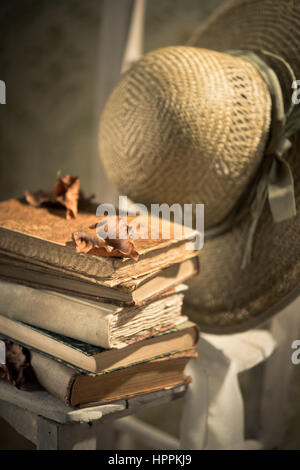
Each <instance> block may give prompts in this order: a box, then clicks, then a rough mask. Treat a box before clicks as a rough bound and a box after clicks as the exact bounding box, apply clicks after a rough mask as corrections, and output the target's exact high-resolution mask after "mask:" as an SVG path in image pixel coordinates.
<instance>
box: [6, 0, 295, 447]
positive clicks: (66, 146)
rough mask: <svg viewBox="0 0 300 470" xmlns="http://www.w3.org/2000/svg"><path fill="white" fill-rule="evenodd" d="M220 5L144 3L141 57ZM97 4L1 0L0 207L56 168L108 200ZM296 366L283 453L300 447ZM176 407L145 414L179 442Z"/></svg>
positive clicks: (44, 183)
mask: <svg viewBox="0 0 300 470" xmlns="http://www.w3.org/2000/svg"><path fill="white" fill-rule="evenodd" d="M110 1H111V2H116V3H119V4H120V5H121V3H122V1H123V0H110ZM221 3H222V1H221V0H184V1H183V0H148V1H147V4H146V5H147V6H146V15H145V43H144V50H145V51H146V52H147V51H150V50H152V49H155V48H157V47H162V46H167V45H177V44H184V43H185V42H186V40H187V39H188V38H189V35H190V33H191V32H192V31H193V30H194V29H195V28H196V27H197V26H198V25H199V24H200V23H201V22H202V21H203V20H204V19H205V17H207V15H209V14H210V13H211V11H213V10H214V9H215V8H216V7H218V6H219V5H220V4H221ZM102 6H103V2H102V1H101V0H64V1H63V0H1V2H0V80H4V81H5V82H6V86H7V104H6V105H0V200H3V199H6V198H10V197H13V196H19V195H21V194H22V193H23V191H24V189H26V188H27V189H33V190H34V189H39V188H44V187H48V186H52V185H53V184H54V182H55V178H56V172H57V171H58V170H62V172H64V173H65V172H69V173H71V174H73V175H78V176H80V178H81V181H82V187H83V189H86V191H87V192H90V191H95V192H96V193H97V196H98V197H99V198H101V199H102V200H103V201H105V202H110V201H111V200H113V198H114V196H115V192H114V189H113V188H112V187H111V185H110V184H109V182H108V181H107V179H106V177H105V174H104V172H103V171H102V169H101V165H100V160H99V158H98V156H97V132H98V122H99V112H98V111H99V110H98V101H97V97H98V94H99V83H100V82H101V72H102V73H103V70H102V71H101V69H99V64H98V60H99V47H100V46H101V44H100V36H101V35H100V29H101V11H102ZM112 34H114V32H113V31H112ZM106 67H109V63H107V64H106ZM95 174H96V175H97V177H96V178H95V176H94V175H95ZM296 369H297V368H296V367H295V372H296V373H295V380H294V386H293V388H292V395H291V403H290V414H291V419H290V426H289V430H288V434H287V438H286V442H285V447H286V448H300V436H299V431H298V423H299V422H300V419H299V418H300V405H299V389H300V387H299V384H300V380H299V379H300V366H299V370H298V369H297V370H296ZM181 406H182V402H181V400H179V401H178V402H174V403H171V404H169V405H164V406H163V407H158V408H155V409H151V410H149V411H147V412H144V413H143V416H142V417H143V418H144V419H145V420H147V421H148V422H151V423H152V424H155V425H159V426H161V427H162V428H163V429H165V430H166V431H168V432H171V433H172V434H174V435H177V434H178V424H179V418H180V409H181ZM137 445H138V444H137ZM22 448H33V446H32V445H31V444H30V443H29V442H27V441H25V440H24V439H23V438H21V437H20V436H18V435H17V434H16V433H15V432H14V431H13V430H12V429H11V428H10V427H9V426H8V425H7V424H6V423H5V422H4V421H0V449H22Z"/></svg>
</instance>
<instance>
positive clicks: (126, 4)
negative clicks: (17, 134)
mask: <svg viewBox="0 0 300 470" xmlns="http://www.w3.org/2000/svg"><path fill="white" fill-rule="evenodd" d="M120 3H122V11H120V6H121V5H120V4H118V5H119V6H118V15H117V17H118V21H119V23H120V24H118V25H116V14H115V9H116V2H111V1H109V0H104V8H103V22H102V25H101V34H100V35H101V44H100V52H99V58H100V60H99V65H100V69H101V74H100V79H101V80H100V83H99V93H100V95H99V99H98V100H96V101H97V109H98V112H100V111H101V109H102V107H103V105H104V102H105V100H106V98H107V96H108V93H109V91H110V90H111V88H112V86H113V85H114V83H115V81H116V80H117V79H118V76H119V73H120V70H122V71H124V70H126V69H127V68H128V66H129V65H130V64H131V63H132V62H134V61H135V60H137V59H138V58H139V57H140V55H141V54H142V50H143V19H144V11H145V0H126V1H125V0H122V2H120ZM121 23H122V24H121ZM116 27H117V29H118V31H119V34H118V35H115V34H114V35H112V34H111V31H112V30H114V31H115V30H116ZM111 57H115V59H114V63H113V64H110V67H108V66H107V61H110V60H111ZM96 159H97V165H99V159H98V155H97V157H96ZM96 180H97V171H95V181H96ZM297 302H298V303H297ZM299 306H300V300H297V301H295V302H294V303H293V304H291V305H290V306H289V307H287V308H286V309H284V310H283V311H282V312H281V313H280V314H279V315H277V316H276V317H275V318H274V319H273V320H272V321H270V322H269V325H268V328H264V329H254V330H251V331H247V332H245V333H240V334H236V335H226V336H216V335H206V334H203V335H201V339H200V342H199V346H198V352H199V357H198V359H196V360H195V361H191V363H190V366H189V370H188V373H190V374H191V375H192V377H193V383H192V385H191V386H190V387H189V388H188V392H187V394H186V397H185V406H184V410H183V416H182V423H181V442H180V443H179V441H178V440H176V439H174V438H172V437H171V436H168V435H166V434H165V433H161V431H158V430H157V429H155V428H153V427H152V426H149V425H146V424H145V423H142V422H140V421H138V420H136V419H135V418H133V417H129V418H124V419H122V420H120V421H116V422H115V426H116V428H118V429H119V430H120V432H121V433H126V432H127V434H128V433H129V435H131V436H139V438H140V439H141V437H142V436H144V439H146V440H147V443H148V445H149V443H152V445H153V446H154V447H155V446H156V448H162V449H163V448H179V447H180V446H181V447H182V448H188V449H224V448H242V449H243V448H261V447H263V448H274V447H276V446H277V445H278V444H279V443H280V440H281V439H282V436H283V433H284V429H285V426H284V423H285V421H286V405H287V401H288V391H289V383H290V378H291V373H292V367H293V364H292V362H291V353H292V351H291V343H292V341H293V340H295V339H298V338H297V334H298V332H299V328H298V321H297V318H298V309H299ZM246 370H251V372H250V376H251V378H252V380H250V383H249V387H248V388H249V390H248V400H247V404H246V406H245V404H244V403H243V398H242V395H241V391H240V386H239V380H238V375H239V374H240V373H241V372H243V371H246ZM244 416H246V422H245V419H244ZM124 436H125V434H124ZM124 436H123V437H124ZM245 436H247V437H248V439H246V437H245ZM125 441H126V439H123V444H124V443H125ZM127 444H128V445H130V440H129V439H127Z"/></svg>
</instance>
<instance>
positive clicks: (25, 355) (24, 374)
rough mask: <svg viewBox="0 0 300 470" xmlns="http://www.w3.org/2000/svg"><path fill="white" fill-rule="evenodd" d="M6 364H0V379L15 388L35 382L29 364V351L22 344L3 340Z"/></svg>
mask: <svg viewBox="0 0 300 470" xmlns="http://www.w3.org/2000/svg"><path fill="white" fill-rule="evenodd" d="M4 342H5V348H6V364H0V379H4V380H6V381H7V382H10V383H12V384H13V385H14V386H15V387H17V388H21V387H22V388H23V387H24V386H27V385H29V384H35V383H36V378H35V375H34V372H33V369H32V367H31V365H30V353H29V351H27V350H26V349H25V348H23V347H22V346H20V345H18V344H16V343H13V342H12V341H8V340H5V341H4Z"/></svg>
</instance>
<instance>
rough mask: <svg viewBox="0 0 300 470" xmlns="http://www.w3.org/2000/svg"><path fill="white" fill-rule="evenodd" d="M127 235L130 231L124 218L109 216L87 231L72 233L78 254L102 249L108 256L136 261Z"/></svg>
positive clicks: (136, 258)
mask: <svg viewBox="0 0 300 470" xmlns="http://www.w3.org/2000/svg"><path fill="white" fill-rule="evenodd" d="M129 234H130V229H129V227H128V225H127V224H126V221H125V220H124V218H120V217H114V216H110V217H106V218H105V219H103V220H102V221H101V222H97V223H96V224H94V225H91V226H90V227H89V229H88V230H84V231H80V232H75V233H73V240H74V241H75V243H76V251H77V252H78V253H88V252H89V251H91V250H92V249H95V248H96V249H97V248H104V249H105V251H106V252H107V254H109V256H117V257H124V258H132V259H134V260H135V261H137V260H138V258H139V254H138V252H137V251H136V248H135V245H134V242H133V241H132V240H130V238H129ZM101 235H103V236H104V238H102V237H101Z"/></svg>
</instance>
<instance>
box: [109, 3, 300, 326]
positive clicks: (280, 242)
mask: <svg viewBox="0 0 300 470" xmlns="http://www.w3.org/2000/svg"><path fill="white" fill-rule="evenodd" d="M190 45H191V46H193V47H179V48H177V47H176V48H166V49H161V50H158V51H155V52H153V53H150V54H147V55H146V56H145V57H144V58H142V59H141V60H140V61H139V62H138V63H137V64H135V65H134V67H133V68H132V69H130V71H129V72H128V73H127V74H126V75H124V76H123V78H122V79H121V81H120V83H119V85H118V86H117V88H116V89H115V90H114V91H113V93H112V95H111V97H110V99H109V101H108V103H107V106H106V108H105V111H104V114H103V117H102V121H101V126H100V152H101V157H102V160H103V162H104V165H105V167H106V169H107V172H108V174H109V176H110V178H111V180H112V181H113V182H114V183H115V184H116V185H117V186H118V189H119V190H120V192H121V193H122V194H127V195H128V196H129V197H131V198H132V199H133V200H135V201H136V202H142V203H145V204H147V205H149V204H151V203H155V202H158V203H163V202H166V203H168V204H172V203H175V202H179V203H181V204H184V203H204V204H205V225H206V228H207V227H211V226H213V225H215V224H216V223H218V222H220V221H222V220H223V219H224V218H226V215H227V214H228V213H229V212H230V210H231V209H232V208H233V207H234V206H235V205H236V203H237V201H238V200H239V198H240V196H241V195H242V194H243V193H244V192H245V190H247V186H248V184H249V182H250V183H251V178H252V177H253V175H254V174H255V172H256V170H257V168H258V166H259V164H260V163H261V160H262V158H263V150H264V147H265V144H266V140H267V137H268V130H269V125H270V110H271V101H270V96H269V93H268V91H267V88H266V86H265V84H264V83H263V81H262V79H261V77H260V75H259V74H258V72H256V70H255V69H254V68H253V67H252V66H251V65H250V64H248V63H247V62H245V61H244V60H243V59H239V58H236V57H231V56H229V55H228V54H224V53H220V52H222V51H224V50H228V49H248V50H256V51H257V50H267V51H270V52H273V53H276V54H277V55H280V56H282V57H283V58H284V59H286V60H287V61H288V62H289V63H290V64H291V65H292V66H293V68H294V71H295V74H296V77H297V78H300V62H299V59H298V58H297V55H298V54H299V50H300V2H295V1H288V0H277V1H276V0H272V1H270V0H265V1H263V0H243V1H241V0H240V1H234V2H230V3H229V4H227V5H226V6H225V7H224V8H222V9H221V10H220V11H219V12H218V13H217V14H216V15H214V16H213V17H212V18H211V19H210V20H208V22H207V23H206V24H205V25H204V26H202V27H201V28H200V30H199V31H198V32H197V33H196V35H194V36H193V37H192V39H191V41H190ZM200 47H201V48H202V49H200ZM203 48H205V49H203ZM274 66H275V69H276V71H277V74H278V77H279V79H280V80H281V82H282V86H283V91H284V95H285V98H286V104H288V101H289V100H290V98H291V83H290V81H288V79H287V77H286V75H285V72H284V70H282V69H281V65H280V63H279V62H278V63H277V64H274ZM299 152H300V139H299V135H297V136H296V137H295V138H294V146H293V149H292V150H291V152H290V154H289V157H288V160H289V162H290V165H291V168H292V171H293V175H294V180H295V193H296V200H297V206H298V209H299V207H300V181H299V176H300V158H299ZM299 210H300V209H299ZM248 228H249V220H248V219H247V218H245V219H244V220H243V221H241V223H240V224H239V225H237V226H235V227H233V229H232V230H231V231H229V232H228V233H226V234H224V235H222V236H219V237H217V238H216V239H214V240H208V241H206V242H205V245H204V248H203V250H202V252H201V275H200V276H199V277H198V278H195V279H193V280H192V281H191V282H190V291H189V292H188V294H187V302H186V313H190V315H191V316H192V318H193V320H195V321H196V322H197V323H198V324H199V325H200V327H201V328H202V329H203V330H206V331H211V332H215V333H226V332H228V333H231V332H234V331H241V330H244V329H247V328H249V327H252V326H254V325H256V324H258V323H260V322H262V321H263V320H265V319H266V318H267V317H268V316H270V315H272V314H274V313H275V312H276V311H277V310H278V309H279V308H281V307H282V306H283V305H284V304H285V303H286V302H288V300H290V299H292V298H293V297H294V296H295V295H297V292H298V288H299V279H300V217H299V212H298V215H297V216H296V217H295V218H293V219H291V220H288V221H286V222H281V223H279V224H274V223H273V221H272V218H271V214H270V210H269V208H268V207H267V206H266V207H265V209H264V212H263V215H262V217H261V219H260V222H259V225H258V229H257V232H256V235H255V239H254V247H253V256H252V263H251V265H250V266H248V267H247V268H246V269H245V270H243V271H242V270H241V267H240V266H241V261H242V255H243V251H244V248H245V241H246V237H247V233H248Z"/></svg>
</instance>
